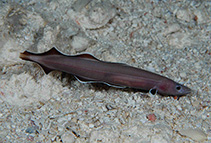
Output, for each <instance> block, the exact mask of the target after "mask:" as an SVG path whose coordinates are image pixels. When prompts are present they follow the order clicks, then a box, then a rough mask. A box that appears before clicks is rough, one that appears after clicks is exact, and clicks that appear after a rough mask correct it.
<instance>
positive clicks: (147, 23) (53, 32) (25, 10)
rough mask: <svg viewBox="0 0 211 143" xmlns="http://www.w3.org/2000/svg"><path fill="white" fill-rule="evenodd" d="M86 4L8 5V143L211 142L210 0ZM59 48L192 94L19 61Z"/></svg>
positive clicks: (4, 63)
mask: <svg viewBox="0 0 211 143" xmlns="http://www.w3.org/2000/svg"><path fill="white" fill-rule="evenodd" d="M80 1H81V2H78V3H74V2H75V1H74V0H73V1H69V0H59V1H50V2H49V1H43V0H22V1H18V0H17V1H13V2H8V1H5V0H3V1H1V2H0V36H1V37H0V67H1V72H0V74H1V75H0V77H1V79H0V103H1V104H0V106H1V107H0V142H37V143H41V142H49V143H50V142H61V141H62V142H153V143H159V142H160V143H169V142H195V141H199V142H205V143H208V142H211V117H210V116H211V109H210V105H211V101H210V99H211V98H210V97H211V74H210V72H211V2H209V1H208V0H207V1H170V2H168V1H165V0H164V1H159V0H151V1H149V0H146V1H145V2H138V1H136V0H127V1H124V2H123V1H121V0H111V1H110V3H109V2H108V1H106V0H105V1H104V2H100V0H93V1H91V0H80ZM53 46H56V47H57V48H58V49H59V50H60V51H62V52H63V53H66V54H77V53H80V52H89V53H92V54H93V55H95V56H96V57H97V58H99V59H102V60H105V61H112V62H122V63H127V64H129V65H132V66H135V67H139V68H143V69H147V70H150V71H153V72H156V73H158V74H162V75H164V76H167V77H169V78H171V79H173V80H175V81H177V82H179V83H182V84H185V85H186V86H188V87H190V88H191V89H193V92H192V93H191V94H189V95H187V96H184V97H182V98H181V99H180V100H179V101H178V100H175V99H174V98H172V97H162V96H160V95H154V96H152V95H150V94H149V93H141V92H134V91H133V90H123V89H117V88H112V87H107V86H101V85H91V84H82V83H79V82H78V81H77V80H75V79H74V78H72V77H71V76H69V75H65V76H63V75H62V74H61V72H52V73H50V74H49V75H45V74H44V72H43V70H42V69H41V68H40V67H39V66H38V65H37V64H34V63H31V62H27V61H23V60H21V59H20V58H19V53H20V52H23V51H25V50H30V51H33V52H44V51H47V50H49V49H51V48H52V47H53ZM148 115H152V116H155V117H156V120H155V121H153V122H152V121H150V118H147V117H148Z"/></svg>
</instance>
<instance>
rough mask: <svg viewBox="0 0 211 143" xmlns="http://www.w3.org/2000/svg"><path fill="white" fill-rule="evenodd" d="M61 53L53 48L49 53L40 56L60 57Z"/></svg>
mask: <svg viewBox="0 0 211 143" xmlns="http://www.w3.org/2000/svg"><path fill="white" fill-rule="evenodd" d="M61 54H62V53H61V52H60V51H59V50H57V49H56V48H55V47H53V48H51V49H50V50H49V51H47V52H45V53H42V54H41V55H61Z"/></svg>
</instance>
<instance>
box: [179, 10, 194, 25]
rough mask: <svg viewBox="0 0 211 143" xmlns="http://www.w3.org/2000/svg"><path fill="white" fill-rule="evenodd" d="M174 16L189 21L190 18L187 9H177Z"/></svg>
mask: <svg viewBox="0 0 211 143" xmlns="http://www.w3.org/2000/svg"><path fill="white" fill-rule="evenodd" d="M176 17H177V18H178V19H180V20H182V21H185V22H190V21H191V19H192V15H191V12H190V10H188V9H179V10H178V11H177V13H176Z"/></svg>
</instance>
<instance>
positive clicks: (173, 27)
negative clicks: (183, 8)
mask: <svg viewBox="0 0 211 143" xmlns="http://www.w3.org/2000/svg"><path fill="white" fill-rule="evenodd" d="M179 30H180V26H179V24H177V23H174V24H172V25H169V26H168V27H167V28H166V29H165V30H164V32H163V35H164V36H167V35H168V34H171V33H175V32H177V31H179Z"/></svg>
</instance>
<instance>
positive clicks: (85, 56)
mask: <svg viewBox="0 0 211 143" xmlns="http://www.w3.org/2000/svg"><path fill="white" fill-rule="evenodd" d="M74 57H80V58H84V59H91V60H97V61H100V60H99V59H97V58H96V57H95V56H93V55H91V54H86V53H85V54H79V55H74Z"/></svg>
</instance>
